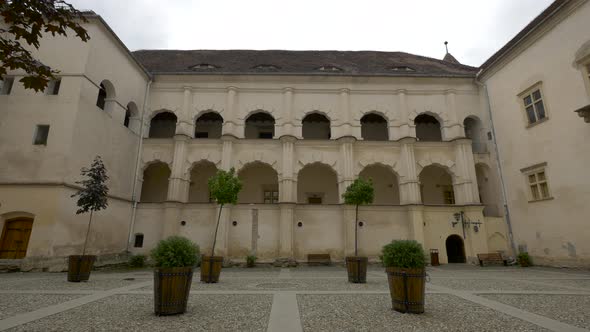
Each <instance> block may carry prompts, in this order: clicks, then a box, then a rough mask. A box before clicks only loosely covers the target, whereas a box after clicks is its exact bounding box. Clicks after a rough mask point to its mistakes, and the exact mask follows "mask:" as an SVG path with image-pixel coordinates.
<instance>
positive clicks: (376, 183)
mask: <svg viewBox="0 0 590 332" xmlns="http://www.w3.org/2000/svg"><path fill="white" fill-rule="evenodd" d="M359 177H360V178H362V179H365V180H369V179H371V180H372V181H373V188H374V189H375V197H374V199H373V204H376V205H399V184H398V181H397V176H396V174H395V173H394V172H393V171H392V170H391V169H390V168H389V167H386V166H384V165H381V164H374V165H370V166H367V167H365V168H364V169H363V170H362V171H361V172H360V174H359Z"/></svg>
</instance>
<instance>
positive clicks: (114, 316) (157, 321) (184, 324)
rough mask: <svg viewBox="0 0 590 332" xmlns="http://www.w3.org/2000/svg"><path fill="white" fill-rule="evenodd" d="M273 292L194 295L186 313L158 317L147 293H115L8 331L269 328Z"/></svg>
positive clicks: (257, 329)
mask: <svg viewBox="0 0 590 332" xmlns="http://www.w3.org/2000/svg"><path fill="white" fill-rule="evenodd" d="M271 305H272V295H199V296H196V295H191V296H190V298H189V305H188V308H187V312H186V313H185V314H184V315H176V316H163V317H157V316H155V315H154V312H153V310H154V309H153V298H152V297H151V296H148V295H115V296H111V297H108V298H105V299H103V300H100V301H97V302H93V303H90V304H87V305H84V306H81V307H78V308H75V309H72V310H68V311H65V312H62V313H59V314H56V315H53V316H49V317H46V318H43V319H40V320H37V321H34V322H31V323H28V324H25V325H21V326H18V327H16V328H13V329H11V330H9V331H60V332H62V331H63V332H66V331H125V332H130V331H266V328H267V324H268V319H269V315H270V308H271Z"/></svg>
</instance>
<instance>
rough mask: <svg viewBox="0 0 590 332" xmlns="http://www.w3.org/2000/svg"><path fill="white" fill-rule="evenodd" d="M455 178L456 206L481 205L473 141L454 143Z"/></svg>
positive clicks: (457, 141) (464, 140)
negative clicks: (472, 147) (472, 146)
mask: <svg viewBox="0 0 590 332" xmlns="http://www.w3.org/2000/svg"><path fill="white" fill-rule="evenodd" d="M454 150H455V169H456V172H455V178H454V180H453V190H454V192H455V203H456V204H479V193H478V189H477V178H476V175H475V162H474V159H473V152H472V150H471V141H470V140H468V139H460V140H456V141H455V142H454Z"/></svg>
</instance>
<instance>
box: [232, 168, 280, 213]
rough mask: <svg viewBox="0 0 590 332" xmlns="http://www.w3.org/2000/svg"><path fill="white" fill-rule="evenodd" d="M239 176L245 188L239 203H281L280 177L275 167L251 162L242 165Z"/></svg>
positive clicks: (239, 197) (241, 192)
mask: <svg viewBox="0 0 590 332" xmlns="http://www.w3.org/2000/svg"><path fill="white" fill-rule="evenodd" d="M237 175H238V178H239V179H240V180H241V181H242V186H243V187H242V190H241V191H240V193H239V194H238V203H264V204H274V203H278V202H279V175H278V172H277V170H276V169H275V168H274V167H273V165H270V164H268V163H265V162H261V161H251V162H248V163H246V164H244V165H242V167H241V168H240V169H239V171H237Z"/></svg>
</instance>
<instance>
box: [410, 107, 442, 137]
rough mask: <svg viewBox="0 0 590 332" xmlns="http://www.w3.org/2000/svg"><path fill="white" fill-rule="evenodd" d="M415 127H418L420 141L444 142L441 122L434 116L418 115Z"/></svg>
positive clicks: (417, 132)
mask: <svg viewBox="0 0 590 332" xmlns="http://www.w3.org/2000/svg"><path fill="white" fill-rule="evenodd" d="M414 125H416V137H417V138H418V140H419V141H430V142H440V141H442V134H441V131H440V122H438V120H437V119H436V118H435V117H433V116H432V115H428V114H420V115H418V116H417V117H416V118H415V119H414Z"/></svg>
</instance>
